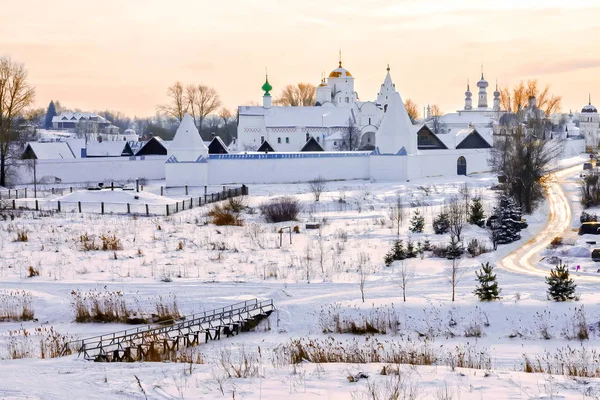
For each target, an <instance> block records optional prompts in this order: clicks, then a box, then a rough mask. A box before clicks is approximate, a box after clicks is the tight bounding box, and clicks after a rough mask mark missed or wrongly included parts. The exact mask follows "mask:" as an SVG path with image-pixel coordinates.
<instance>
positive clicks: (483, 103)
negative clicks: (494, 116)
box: [477, 72, 489, 108]
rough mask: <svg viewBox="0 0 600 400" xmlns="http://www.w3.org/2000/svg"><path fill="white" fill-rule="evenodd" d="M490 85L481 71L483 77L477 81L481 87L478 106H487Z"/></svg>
mask: <svg viewBox="0 0 600 400" xmlns="http://www.w3.org/2000/svg"><path fill="white" fill-rule="evenodd" d="M488 86H489V84H488V82H487V81H486V80H485V78H484V77H483V72H481V79H480V80H479V82H477V87H478V88H479V101H478V103H477V107H478V108H487V106H488V105H487V87H488Z"/></svg>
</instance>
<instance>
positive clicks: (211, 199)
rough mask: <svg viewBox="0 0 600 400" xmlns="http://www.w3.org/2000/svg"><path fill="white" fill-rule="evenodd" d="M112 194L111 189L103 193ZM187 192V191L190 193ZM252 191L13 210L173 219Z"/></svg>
mask: <svg viewBox="0 0 600 400" xmlns="http://www.w3.org/2000/svg"><path fill="white" fill-rule="evenodd" d="M103 190H110V189H103ZM186 192H187V190H186ZM247 195H248V187H247V186H245V185H242V186H241V187H236V188H223V190H222V191H220V192H216V193H205V194H204V195H202V196H198V197H190V198H189V199H185V200H181V201H175V202H173V203H169V204H147V203H142V202H140V203H111V202H82V201H77V202H66V201H60V200H43V199H41V200H40V199H16V198H15V199H11V200H9V201H10V207H11V208H12V209H13V210H31V211H52V212H71V213H82V212H89V213H99V214H130V215H140V216H148V217H149V216H158V215H166V216H170V215H173V214H176V213H178V212H181V211H185V210H189V209H192V208H194V207H201V206H203V205H206V204H210V203H215V202H219V201H223V200H227V199H229V198H232V197H238V196H247Z"/></svg>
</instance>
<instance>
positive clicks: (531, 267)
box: [499, 164, 600, 282]
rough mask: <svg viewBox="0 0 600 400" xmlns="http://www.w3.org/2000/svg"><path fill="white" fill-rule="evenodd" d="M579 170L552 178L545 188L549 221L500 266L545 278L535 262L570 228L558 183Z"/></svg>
mask: <svg viewBox="0 0 600 400" xmlns="http://www.w3.org/2000/svg"><path fill="white" fill-rule="evenodd" d="M579 171H581V165H580V164H578V165H576V166H574V167H569V168H566V169H563V170H560V171H557V172H554V173H553V174H552V175H551V183H550V186H549V187H548V193H547V195H548V222H547V223H546V225H545V226H544V228H543V229H542V230H541V232H539V233H538V234H537V235H535V237H533V238H532V239H531V240H529V241H528V242H527V243H525V244H524V245H523V246H521V247H520V248H518V249H517V250H515V251H513V252H511V253H510V254H508V255H507V256H506V257H504V258H503V259H502V260H501V261H500V263H499V266H500V267H501V268H504V269H506V270H508V271H511V272H514V273H518V274H527V275H531V276H539V277H545V276H548V269H545V268H539V267H538V263H539V261H540V259H541V257H540V252H542V251H543V250H544V249H545V248H546V247H548V245H549V244H550V242H551V241H552V239H553V238H555V237H556V236H564V235H565V232H567V231H568V230H569V229H570V228H571V206H570V204H569V199H568V198H567V196H566V194H565V192H564V190H563V188H562V187H561V182H562V181H563V180H564V179H565V178H567V177H570V176H573V175H575V174H576V173H577V172H579ZM572 277H573V278H574V280H575V281H578V282H600V277H599V276H593V275H591V274H590V275H588V274H583V273H582V274H578V275H575V274H573V275H572Z"/></svg>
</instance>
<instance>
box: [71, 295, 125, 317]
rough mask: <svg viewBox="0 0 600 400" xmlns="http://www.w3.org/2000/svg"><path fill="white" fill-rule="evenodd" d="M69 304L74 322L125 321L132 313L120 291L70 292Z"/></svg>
mask: <svg viewBox="0 0 600 400" xmlns="http://www.w3.org/2000/svg"><path fill="white" fill-rule="evenodd" d="M71 305H72V306H73V309H74V311H75V321H76V322H122V323H125V322H127V320H128V318H129V317H130V316H131V315H132V314H133V313H132V311H131V310H130V309H129V308H128V307H127V304H126V303H125V299H124V297H123V293H122V292H111V291H108V290H106V291H104V292H99V291H95V290H93V291H89V292H81V291H79V290H74V291H72V292H71Z"/></svg>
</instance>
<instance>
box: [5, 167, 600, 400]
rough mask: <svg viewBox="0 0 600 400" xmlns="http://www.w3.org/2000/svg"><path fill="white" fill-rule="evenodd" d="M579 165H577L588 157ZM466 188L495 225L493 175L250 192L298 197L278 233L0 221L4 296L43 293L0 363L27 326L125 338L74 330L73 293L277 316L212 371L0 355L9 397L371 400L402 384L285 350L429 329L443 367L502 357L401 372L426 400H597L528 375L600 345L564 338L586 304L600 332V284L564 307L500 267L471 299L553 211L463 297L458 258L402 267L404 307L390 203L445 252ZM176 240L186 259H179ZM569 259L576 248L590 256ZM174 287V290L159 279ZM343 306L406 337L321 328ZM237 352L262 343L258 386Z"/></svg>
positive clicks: (249, 225) (249, 223)
mask: <svg viewBox="0 0 600 400" xmlns="http://www.w3.org/2000/svg"><path fill="white" fill-rule="evenodd" d="M571 162H580V159H573V160H571ZM464 182H467V183H468V184H469V187H470V188H471V191H472V194H473V195H477V196H481V197H482V199H483V204H484V209H485V211H486V215H489V214H490V211H491V209H492V206H493V204H494V201H495V198H496V192H495V191H493V190H491V189H490V187H491V186H492V185H494V184H495V182H496V179H495V178H494V177H493V176H491V175H485V174H482V175H477V176H472V177H454V178H435V179H419V180H415V181H413V182H410V183H383V182H373V183H372V182H364V181H349V182H328V183H327V187H326V190H325V192H324V193H323V195H322V197H321V199H320V201H319V202H315V201H314V199H313V197H312V195H311V193H310V191H309V190H308V187H307V185H295V184H288V185H252V186H250V187H249V190H250V196H248V198H247V199H245V201H246V202H247V204H248V205H249V206H251V207H253V209H254V210H255V211H256V210H257V208H258V206H259V205H260V204H261V203H263V202H265V201H268V200H269V199H272V198H274V197H279V196H283V195H293V196H295V197H297V198H298V199H299V200H300V202H301V204H302V206H303V211H302V213H301V214H300V217H299V221H297V222H291V223H281V224H266V223H264V222H263V221H262V219H261V217H260V213H259V212H257V213H247V212H244V213H242V218H243V219H244V226H241V227H216V226H214V225H212V224H210V223H207V224H205V222H208V221H209V217H207V215H206V213H207V212H208V210H209V209H210V207H211V206H204V207H197V208H194V209H192V210H187V211H184V212H181V213H178V214H176V215H174V216H171V217H152V218H144V217H136V218H133V217H131V216H119V215H102V216H101V215H95V214H86V213H84V214H77V213H65V214H54V215H52V214H51V215H44V216H35V215H33V214H31V215H30V214H27V213H25V214H23V215H22V216H18V217H16V218H15V220H14V221H10V218H9V219H8V220H7V221H2V220H0V260H1V262H0V291H4V290H14V289H19V290H27V291H29V292H31V293H32V296H33V307H34V310H35V317H36V318H38V321H37V322H34V321H29V322H3V323H0V358H3V357H6V350H7V343H8V341H9V339H8V331H11V330H16V329H18V328H20V327H21V326H23V327H25V328H27V329H32V328H35V327H39V326H40V325H41V324H44V326H53V327H54V328H55V329H56V330H57V331H59V332H61V333H64V334H67V333H68V334H70V335H74V336H76V337H79V338H83V337H88V336H93V335H96V334H101V333H109V332H113V331H118V330H120V329H124V328H126V327H125V326H124V325H121V324H79V323H75V322H73V310H72V307H71V305H70V301H71V294H70V293H71V291H73V290H77V289H78V290H82V291H87V290H104V288H105V287H106V288H107V290H118V291H121V292H122V293H124V296H125V298H126V300H127V302H128V304H130V305H132V306H133V305H135V304H137V305H139V307H141V308H144V309H147V308H148V307H152V305H153V302H154V301H155V300H156V299H157V298H158V296H168V295H169V294H176V295H177V299H178V304H179V308H180V311H181V312H182V313H183V314H192V313H194V312H199V311H206V310H210V309H213V308H217V307H222V306H225V305H228V304H232V303H235V302H237V301H240V300H245V299H249V298H254V297H259V298H261V299H273V300H274V303H275V306H276V307H277V311H276V312H275V313H274V314H272V315H271V317H270V318H269V321H268V322H266V323H263V324H261V325H260V327H259V329H258V330H257V331H256V332H249V333H242V334H241V335H240V336H236V337H233V338H228V339H225V338H223V339H222V340H220V341H216V342H209V343H207V344H203V345H201V346H199V347H198V348H197V349H198V351H200V352H201V354H202V358H203V360H204V363H203V364H198V365H192V366H190V365H189V364H177V363H139V362H137V363H123V364H119V363H113V364H101V363H93V362H88V361H84V360H82V359H81V358H77V356H76V355H73V356H68V357H63V358H57V359H51V360H40V359H23V360H9V359H5V360H0V398H14V399H17V398H18V399H20V398H34V399H35V398H38V399H62V398H88V399H106V398H139V399H143V398H145V397H147V398H149V399H159V398H185V399H216V398H226V399H230V398H233V397H234V396H233V392H235V399H265V400H275V399H277V400H279V399H281V398H289V399H298V400H307V399H315V398H323V399H366V398H367V397H366V389H367V383H372V384H377V385H381V386H382V387H383V385H384V384H385V383H386V382H389V381H390V379H392V377H390V376H382V375H380V371H381V369H382V367H383V364H381V363H373V364H353V363H346V364H344V363H330V364H329V363H320V364H317V363H309V362H303V363H300V364H298V365H296V366H292V365H275V364H274V362H273V354H274V351H275V349H276V348H277V347H278V346H282V345H285V344H287V343H289V342H290V340H291V339H298V338H304V339H313V340H323V339H326V338H327V337H328V336H332V337H333V338H334V339H335V340H337V341H339V342H341V343H344V344H348V345H350V344H352V343H354V342H356V343H364V342H365V341H367V340H369V341H371V340H377V341H381V342H386V343H405V342H406V341H407V340H409V339H410V340H411V341H413V342H415V343H421V342H422V340H423V339H420V338H419V337H418V335H417V334H416V332H417V331H420V332H427V333H428V335H429V336H430V338H429V339H428V343H430V345H431V347H432V348H433V349H434V351H435V352H436V353H437V354H440V355H441V356H444V357H446V356H447V355H448V354H449V353H450V352H453V351H455V349H456V347H457V346H461V347H463V348H464V347H465V346H467V343H468V346H474V348H477V349H480V350H481V351H485V352H486V353H487V354H488V355H489V358H490V362H491V368H490V369H489V370H488V369H483V370H477V369H467V368H455V369H453V368H451V367H449V366H447V365H437V366H409V365H401V366H399V367H400V368H401V371H402V373H403V375H404V377H405V380H406V381H407V382H409V383H411V384H414V385H415V386H416V387H417V390H418V397H417V398H419V399H421V398H423V399H436V398H439V397H438V392H439V391H440V390H441V389H444V388H445V387H446V386H447V387H448V390H449V391H451V392H452V393H453V398H455V399H458V398H460V399H462V400H464V399H467V400H468V399H481V398H484V399H508V398H515V399H518V398H536V399H542V398H548V399H549V398H565V399H581V398H588V397H589V398H594V396H596V397H597V396H598V394H599V393H600V380H599V379H598V378H585V379H584V378H577V379H574V378H569V377H565V376H549V375H547V374H541V373H540V374H528V373H525V372H523V354H528V355H529V356H531V357H533V356H534V355H536V354H543V353H544V351H556V350H557V349H560V348H564V347H566V346H571V347H572V348H576V349H579V348H582V347H584V348H587V349H588V350H598V347H599V346H598V344H597V343H598V333H597V332H595V331H594V332H591V333H590V334H591V338H590V340H586V341H583V342H580V341H578V340H573V339H567V338H566V334H565V330H566V329H567V328H569V327H570V326H571V325H570V324H571V321H572V317H573V315H574V311H575V308H576V307H581V306H583V307H584V309H585V312H586V315H587V322H588V324H589V325H590V326H595V325H597V323H598V321H600V310H599V309H598V302H599V301H600V293H599V291H598V285H599V283H596V282H586V283H585V284H583V283H582V284H581V285H579V286H578V293H579V294H580V295H581V299H580V300H579V301H578V302H572V303H553V302H550V301H548V300H547V298H546V284H545V282H544V279H543V278H542V277H538V276H532V275H529V274H526V273H521V272H515V271H508V270H504V269H501V268H497V269H496V270H495V272H496V274H497V278H498V281H499V285H500V288H501V289H502V292H501V296H502V298H501V299H500V300H499V301H496V302H491V303H481V302H479V301H477V299H476V297H475V296H474V295H473V293H472V292H473V290H474V288H475V284H476V282H475V274H474V272H475V270H477V269H478V266H479V265H480V263H482V262H487V261H489V262H490V263H492V264H495V263H496V262H497V261H498V260H499V259H501V258H503V257H504V256H506V255H509V254H510V253H512V252H514V251H515V250H516V249H518V248H519V247H520V246H522V245H523V244H524V243H525V242H527V241H528V240H530V239H531V238H532V237H534V236H536V235H538V234H539V232H540V231H542V230H543V229H544V227H545V223H546V220H547V214H548V207H547V206H546V205H542V207H541V208H540V209H539V210H538V211H536V212H535V213H534V214H533V215H529V216H526V218H527V222H528V224H529V227H528V228H527V229H526V230H525V231H523V232H522V234H523V239H521V240H520V241H518V242H515V243H511V244H509V245H503V246H499V249H498V251H496V252H492V253H487V254H483V255H481V256H479V257H476V258H471V257H465V258H464V259H463V261H462V262H461V266H464V267H465V268H466V272H465V275H464V277H463V279H462V280H460V281H459V283H458V285H457V288H456V301H455V302H451V301H450V296H451V295H450V287H449V284H448V278H447V274H446V268H447V266H448V261H447V260H444V259H438V258H433V257H430V255H426V257H425V258H423V259H420V258H415V259H410V260H407V261H405V263H406V264H407V265H408V266H409V267H414V268H415V276H414V278H413V280H412V281H411V283H410V284H409V286H408V288H407V301H406V302H403V301H402V292H401V289H400V287H399V285H398V279H399V270H400V268H401V266H402V263H401V262H396V263H394V264H393V265H392V266H390V267H385V266H384V265H383V255H384V254H385V253H386V252H387V251H388V249H389V247H390V243H391V242H392V241H393V240H394V239H395V238H396V227H395V226H391V220H390V217H389V208H390V205H391V204H393V203H394V202H395V201H396V198H397V196H398V195H400V196H402V199H403V201H404V203H405V204H406V205H407V207H408V208H409V209H408V210H407V214H406V217H405V219H404V221H403V223H402V226H401V227H400V236H401V238H402V239H403V240H404V242H405V243H406V241H407V240H408V239H409V238H410V239H411V240H412V241H414V242H417V241H421V242H422V241H424V240H425V239H426V238H427V239H429V240H430V241H431V243H432V244H438V245H442V244H446V243H448V241H449V237H448V235H435V234H434V233H433V230H432V227H431V221H432V219H433V217H434V216H435V215H437V213H439V211H440V210H441V209H442V207H443V206H444V203H445V202H447V201H449V199H450V198H451V197H453V196H458V195H459V194H460V186H461V184H462V183H464ZM569 182H571V183H567V184H565V188H566V191H567V195H568V198H569V200H570V201H571V203H572V207H573V208H574V212H573V214H574V216H573V218H574V221H573V226H575V223H576V222H575V214H576V213H577V210H576V208H575V207H577V197H576V192H577V186H576V178H575V177H574V178H572V180H570V181H569ZM155 189H156V188H153V187H151V186H149V187H147V189H146V190H145V191H144V192H140V193H134V192H128V191H120V190H115V191H114V192H113V191H110V190H102V191H82V192H75V193H72V194H68V195H65V196H62V197H61V198H60V199H61V200H62V201H65V202H66V201H86V202H95V201H103V200H105V201H107V202H109V201H110V202H133V201H134V200H131V199H132V196H133V195H139V196H140V200H139V201H143V202H150V201H153V199H155V201H157V202H158V201H159V199H160V200H161V201H163V202H166V201H169V200H172V201H174V200H175V198H171V199H170V198H169V197H159V196H157V195H152V194H151V193H149V192H148V191H154V190H155ZM157 198H158V199H157ZM100 199H103V200H100ZM417 209H419V210H421V211H422V214H423V215H424V216H425V219H426V228H425V232H424V233H422V234H413V233H410V232H409V231H408V225H409V223H408V221H409V219H410V216H411V215H412V212H413V211H414V210H417ZM577 217H578V214H577ZM314 222H319V223H321V225H322V229H321V230H305V224H306V223H314ZM290 225H291V226H293V225H298V226H299V229H300V233H299V234H294V235H292V240H293V243H292V244H289V242H288V241H287V238H284V239H285V240H284V243H283V246H282V247H281V248H279V234H278V231H279V228H280V227H282V226H290ZM17 229H25V230H27V232H28V236H29V239H28V241H27V242H16V241H14V240H15V237H16V230H17ZM108 232H110V233H111V234H115V235H116V236H117V237H118V238H119V239H120V240H121V242H122V245H123V250H119V251H116V252H114V255H113V252H112V251H111V252H104V251H82V249H81V244H80V241H79V238H80V236H81V235H83V234H88V235H96V236H98V235H102V234H105V233H108ZM572 233H573V235H574V236H569V238H571V239H574V240H575V242H574V245H572V246H570V247H571V248H572V249H575V248H589V247H588V246H587V245H585V238H578V237H577V235H576V233H574V232H572ZM558 234H560V232H557V235H558ZM565 236H568V235H565ZM464 238H465V239H464V241H465V243H468V242H469V241H470V240H472V239H479V240H482V241H483V242H484V243H485V244H486V245H488V246H489V245H490V244H489V239H488V237H487V232H486V231H484V230H483V229H481V228H479V227H475V226H467V227H466V228H465V231H464ZM180 242H181V243H182V250H178V243H180ZM221 249H222V250H221ZM568 249H569V245H564V246H562V247H559V248H558V249H556V250H552V251H553V252H556V253H557V254H558V253H559V252H561V251H567V253H568V251H569V250H568ZM573 251H574V252H575V253H577V255H578V254H580V253H578V251H579V250H577V251H575V250H573ZM361 254H362V255H366V258H367V259H368V260H369V261H368V262H367V263H366V268H367V270H368V274H367V277H366V283H365V302H364V303H363V302H362V301H361V293H360V289H359V273H358V269H357V267H358V265H359V262H360V259H361V257H362V256H361ZM581 254H583V252H582V253H581ZM321 255H323V258H321ZM577 255H576V254H573V255H569V254H567V257H568V258H570V259H576V257H577ZM115 256H116V259H115ZM321 260H322V261H323V264H322V266H321ZM581 265H582V267H584V268H586V269H588V271H587V272H584V273H585V274H589V275H594V274H595V270H594V271H590V269H591V265H592V262H591V260H590V261H589V262H587V263H586V264H584V263H583V262H582V264H581ZM29 266H34V267H35V268H38V269H39V270H40V276H38V277H33V278H28V277H27V269H28V267H29ZM307 269H308V270H309V275H310V279H309V280H307V279H306V271H307ZM596 275H597V274H596ZM166 277H168V278H169V279H170V280H171V281H172V282H163V281H162V280H163V278H166ZM338 312H339V313H340V315H349V316H354V317H356V316H358V315H360V314H361V313H362V315H378V314H377V313H378V312H386V313H393V314H394V315H395V316H396V317H397V320H398V322H399V329H398V331H397V332H390V333H388V334H380V335H375V336H374V337H369V338H368V339H367V338H366V337H363V336H354V335H350V334H337V333H333V334H325V333H323V326H322V325H323V321H324V319H326V318H327V316H328V315H330V313H333V314H335V313H338ZM486 319H487V321H488V322H489V326H486V323H485V321H486ZM450 321H454V322H456V324H451V323H450ZM473 322H477V323H481V324H482V325H481V328H482V331H483V334H482V336H481V337H465V331H466V329H467V328H468V327H469V325H471V324H472V323H473ZM544 325H547V328H548V332H549V334H550V336H551V338H550V339H548V340H545V339H542V338H541V331H542V328H543V327H544ZM241 347H245V349H246V350H247V351H249V352H254V353H255V354H257V351H258V348H259V347H260V349H261V359H260V365H259V371H260V373H259V376H256V377H252V378H246V379H244V378H224V377H223V374H224V372H223V370H222V368H221V367H220V366H219V365H220V361H219V360H220V355H221V353H222V351H223V350H224V349H231V350H232V351H234V352H235V354H238V353H239V351H238V350H239V349H240V348H241ZM190 368H191V371H190ZM359 371H362V372H363V373H365V374H366V375H369V378H368V379H361V380H360V381H359V382H356V383H350V382H348V380H347V376H348V375H349V374H352V375H355V374H357V373H358V372H359ZM138 379H139V382H140V383H139V384H138ZM140 387H141V388H142V389H140ZM221 387H222V388H223V392H224V394H222V393H221ZM142 390H143V391H144V392H142ZM381 390H383V389H381ZM586 393H587V394H586ZM561 396H562V397H561ZM586 396H587V397H586ZM371 398H372V397H371Z"/></svg>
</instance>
